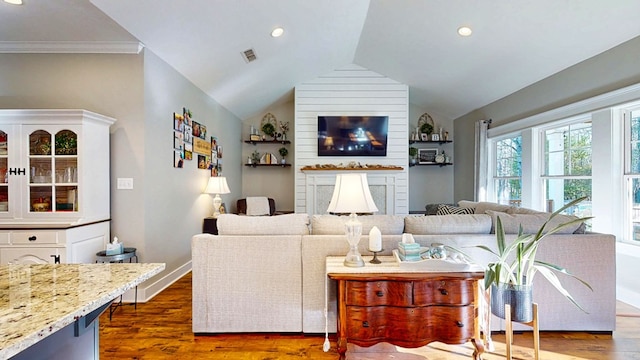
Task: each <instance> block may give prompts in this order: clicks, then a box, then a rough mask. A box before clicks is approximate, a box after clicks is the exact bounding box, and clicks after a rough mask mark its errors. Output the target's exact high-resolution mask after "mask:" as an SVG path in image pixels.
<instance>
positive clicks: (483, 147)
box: [473, 119, 491, 201]
mask: <svg viewBox="0 0 640 360" xmlns="http://www.w3.org/2000/svg"><path fill="white" fill-rule="evenodd" d="M489 124H491V119H489V120H478V121H476V129H475V130H476V133H475V135H476V148H475V157H476V158H475V162H474V167H475V169H474V170H475V171H474V179H473V181H474V192H473V197H474V200H475V201H487V175H488V174H487V172H488V170H489V166H488V164H489V158H488V157H487V156H488V155H487V130H489Z"/></svg>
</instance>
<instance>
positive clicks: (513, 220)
mask: <svg viewBox="0 0 640 360" xmlns="http://www.w3.org/2000/svg"><path fill="white" fill-rule="evenodd" d="M487 214H488V215H490V216H491V220H492V223H493V226H494V227H495V224H496V221H497V218H498V217H500V221H501V222H502V228H503V229H504V233H505V234H517V233H518V231H519V229H520V225H522V232H523V233H524V234H535V233H537V232H538V230H539V229H540V227H541V226H542V224H544V223H545V221H547V220H549V217H550V215H551V214H550V213H538V214H508V213H505V212H499V211H492V210H487ZM575 219H577V217H576V216H573V215H563V214H558V215H556V216H555V217H554V218H553V219H551V221H550V222H549V223H548V224H547V226H546V227H545V230H546V231H549V230H552V229H553V228H555V227H556V226H558V225H560V224H564V223H566V222H569V221H572V220H575ZM581 225H582V222H576V223H574V224H571V225H570V226H566V227H564V228H562V229H561V230H560V231H558V232H556V234H573V233H574V232H579V231H580V229H581V228H583V227H582V226H581ZM546 231H545V232H546ZM492 232H494V233H495V229H494V228H492ZM583 232H584V231H583Z"/></svg>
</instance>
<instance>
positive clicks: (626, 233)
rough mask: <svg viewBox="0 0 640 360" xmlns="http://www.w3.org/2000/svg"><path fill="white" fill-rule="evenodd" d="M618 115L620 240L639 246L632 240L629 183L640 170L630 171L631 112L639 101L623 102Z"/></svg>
mask: <svg viewBox="0 0 640 360" xmlns="http://www.w3.org/2000/svg"><path fill="white" fill-rule="evenodd" d="M618 110H619V116H620V117H622V119H623V124H624V126H623V139H624V141H623V143H624V150H623V153H624V175H623V176H622V178H623V183H624V184H623V189H624V193H623V219H624V222H623V229H624V230H623V233H622V238H621V239H620V241H621V242H623V243H627V244H630V245H635V246H640V241H638V240H634V236H633V216H634V214H633V212H634V210H633V191H632V189H631V184H632V182H633V179H640V172H638V173H632V172H631V148H630V144H631V113H632V112H633V111H639V112H640V102H636V103H629V104H624V105H622V106H621V107H619V108H618Z"/></svg>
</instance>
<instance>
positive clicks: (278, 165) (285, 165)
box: [244, 164, 291, 167]
mask: <svg viewBox="0 0 640 360" xmlns="http://www.w3.org/2000/svg"><path fill="white" fill-rule="evenodd" d="M244 166H251V167H258V166H275V167H289V166H291V164H244Z"/></svg>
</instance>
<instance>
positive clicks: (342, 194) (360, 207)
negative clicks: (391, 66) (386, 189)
mask: <svg viewBox="0 0 640 360" xmlns="http://www.w3.org/2000/svg"><path fill="white" fill-rule="evenodd" d="M327 211H328V212H330V213H350V214H351V215H349V220H348V221H347V222H346V224H345V227H344V229H345V234H346V236H347V241H348V242H349V246H350V249H349V252H348V253H347V256H346V257H345V259H344V265H345V266H350V267H361V266H364V260H362V256H361V255H360V253H359V252H358V243H359V242H360V235H362V223H361V222H360V221H358V216H357V215H356V213H371V212H375V211H378V208H377V207H376V204H375V203H374V202H373V198H372V197H371V191H369V184H368V182H367V174H365V173H354V174H338V175H336V185H335V188H334V189H333V196H332V197H331V202H330V203H329V208H328V209H327Z"/></svg>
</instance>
